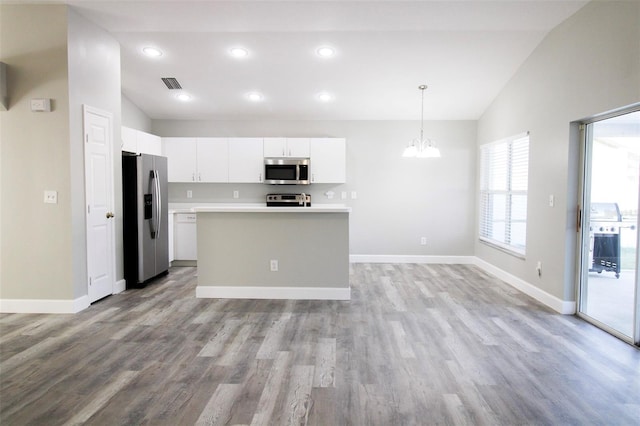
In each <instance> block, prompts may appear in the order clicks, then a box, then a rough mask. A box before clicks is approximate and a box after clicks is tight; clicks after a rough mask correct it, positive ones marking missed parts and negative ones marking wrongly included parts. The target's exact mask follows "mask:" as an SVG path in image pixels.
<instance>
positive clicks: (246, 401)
mask: <svg viewBox="0 0 640 426" xmlns="http://www.w3.org/2000/svg"><path fill="white" fill-rule="evenodd" d="M196 275H197V270H196V269H195V268H192V267H176V268H172V269H171V271H170V273H169V275H167V276H166V277H164V278H162V279H160V280H158V281H157V282H155V283H153V284H151V285H149V286H148V287H147V288H145V289H142V290H132V291H126V292H124V293H122V294H118V295H114V296H111V297H108V298H106V299H104V300H102V301H100V302H98V303H95V304H93V305H92V306H91V307H89V308H88V309H86V310H85V311H83V312H80V313H78V314H76V315H27V314H0V424H2V425H27V424H32V425H40V424H43V425H74V424H90V425H124V424H127V425H137V424H141V425H193V424H197V425H285V424H286V425H305V424H306V425H467V424H468V425H529V424H535V425H638V424H640V350H639V349H638V348H635V347H633V346H630V345H627V344H626V343H624V342H621V341H619V340H617V339H615V338H614V337H612V336H610V335H608V334H606V333H604V332H602V331H600V330H599V329H597V328H595V327H593V326H591V325H589V324H587V323H586V322H583V321H581V320H579V319H578V318H575V317H571V316H561V315H558V314H556V313H554V312H552V311H550V310H549V309H548V308H546V307H544V306H542V305H540V304H539V303H537V302H535V301H534V300H532V299H531V298H529V297H528V296H526V295H524V294H522V293H520V292H518V291H517V290H515V289H513V288H512V287H510V286H508V285H507V284H505V283H503V282H501V281H500V280H498V279H496V278H495V277H493V276H491V275H488V274H487V273H485V272H483V271H482V270H480V269H478V268H476V267H474V266H468V265H412V264H401V265H395V264H354V265H352V266H351V285H352V300H351V301H349V302H345V301H284V300H221V299H196V298H195V285H196V280H197V278H196Z"/></svg>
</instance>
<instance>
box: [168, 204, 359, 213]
mask: <svg viewBox="0 0 640 426" xmlns="http://www.w3.org/2000/svg"><path fill="white" fill-rule="evenodd" d="M174 211H175V212H178V210H174ZM190 211H191V212H195V213H350V212H351V207H347V206H345V205H344V204H315V205H312V206H311V207H267V206H266V204H264V203H228V204H224V203H214V204H203V205H201V206H196V207H192V208H191V209H190Z"/></svg>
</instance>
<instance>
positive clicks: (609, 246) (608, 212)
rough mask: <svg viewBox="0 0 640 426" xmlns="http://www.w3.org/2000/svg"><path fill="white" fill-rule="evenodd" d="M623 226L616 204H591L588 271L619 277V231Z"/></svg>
mask: <svg viewBox="0 0 640 426" xmlns="http://www.w3.org/2000/svg"><path fill="white" fill-rule="evenodd" d="M624 227H625V225H624V223H623V222H622V215H621V214H620V209H619V208H618V204H617V203H591V212H590V216H589V271H590V272H597V273H599V274H600V273H602V271H606V272H614V273H615V274H616V278H619V277H620V229H621V228H624Z"/></svg>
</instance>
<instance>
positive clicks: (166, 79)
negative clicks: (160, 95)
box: [162, 77, 182, 90]
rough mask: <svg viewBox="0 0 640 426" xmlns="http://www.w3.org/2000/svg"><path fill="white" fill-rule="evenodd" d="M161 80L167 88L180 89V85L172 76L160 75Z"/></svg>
mask: <svg viewBox="0 0 640 426" xmlns="http://www.w3.org/2000/svg"><path fill="white" fill-rule="evenodd" d="M162 82H163V83H164V84H166V85H167V89H170V90H174V89H182V86H180V83H178V80H176V79H175V78H174V77H162Z"/></svg>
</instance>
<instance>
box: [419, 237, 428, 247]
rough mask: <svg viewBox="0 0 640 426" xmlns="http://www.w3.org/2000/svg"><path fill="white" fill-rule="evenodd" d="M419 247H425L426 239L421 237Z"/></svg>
mask: <svg viewBox="0 0 640 426" xmlns="http://www.w3.org/2000/svg"><path fill="white" fill-rule="evenodd" d="M420 245H421V246H426V245H427V237H421V238H420Z"/></svg>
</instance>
